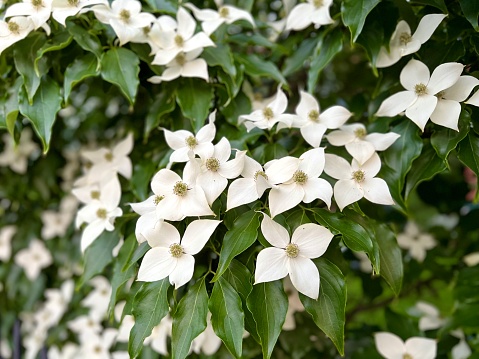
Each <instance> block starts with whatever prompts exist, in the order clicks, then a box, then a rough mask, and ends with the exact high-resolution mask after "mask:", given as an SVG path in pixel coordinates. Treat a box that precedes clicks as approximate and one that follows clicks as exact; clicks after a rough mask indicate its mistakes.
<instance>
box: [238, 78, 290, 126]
mask: <svg viewBox="0 0 479 359" xmlns="http://www.w3.org/2000/svg"><path fill="white" fill-rule="evenodd" d="M287 106H288V99H287V98H286V95H285V94H284V92H283V91H282V90H281V88H280V87H278V91H277V92H276V97H275V98H274V100H273V101H272V102H270V103H269V104H268V105H267V106H266V107H264V108H263V109H260V110H256V111H253V112H252V113H251V114H249V115H241V116H240V117H239V123H240V124H241V123H243V122H244V125H245V126H246V129H247V130H248V132H249V131H251V130H252V129H253V128H255V127H258V128H261V129H268V130H271V129H272V128H273V126H274V125H276V124H277V123H279V122H280V123H282V124H283V125H284V127H291V125H292V124H293V121H294V120H295V118H296V115H292V114H287V113H284V111H286V107H287Z"/></svg>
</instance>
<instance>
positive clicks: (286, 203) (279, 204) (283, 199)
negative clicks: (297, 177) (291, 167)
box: [268, 183, 304, 218]
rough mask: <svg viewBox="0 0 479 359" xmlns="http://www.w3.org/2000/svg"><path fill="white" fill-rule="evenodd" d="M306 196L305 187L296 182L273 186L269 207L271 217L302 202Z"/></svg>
mask: <svg viewBox="0 0 479 359" xmlns="http://www.w3.org/2000/svg"><path fill="white" fill-rule="evenodd" d="M303 197H304V189H303V187H302V186H301V185H297V184H296V183H291V184H280V185H278V186H276V187H273V188H272V189H271V191H270V192H269V197H268V201H269V209H270V212H271V217H273V218H274V217H276V216H277V215H278V214H280V213H283V212H285V211H287V210H288V209H291V208H293V207H294V206H296V205H298V204H299V203H301V201H302V200H303Z"/></svg>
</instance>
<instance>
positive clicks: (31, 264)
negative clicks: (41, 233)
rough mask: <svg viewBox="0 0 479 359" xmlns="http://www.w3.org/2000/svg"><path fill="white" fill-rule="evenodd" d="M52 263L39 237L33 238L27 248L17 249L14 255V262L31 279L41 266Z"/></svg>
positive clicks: (35, 276)
mask: <svg viewBox="0 0 479 359" xmlns="http://www.w3.org/2000/svg"><path fill="white" fill-rule="evenodd" d="M52 263H53V258H52V255H51V254H50V251H49V250H48V249H47V248H46V247H45V245H44V244H43V242H42V241H41V240H39V239H33V240H32V241H31V242H30V244H29V245H28V248H25V249H22V250H20V251H18V253H17V254H16V255H15V264H17V265H18V266H20V267H22V268H23V270H24V271H25V275H26V276H27V278H28V279H30V280H31V281H33V280H35V279H36V278H37V277H38V275H39V274H40V272H41V270H42V268H45V267H48V266H49V265H50V264H52Z"/></svg>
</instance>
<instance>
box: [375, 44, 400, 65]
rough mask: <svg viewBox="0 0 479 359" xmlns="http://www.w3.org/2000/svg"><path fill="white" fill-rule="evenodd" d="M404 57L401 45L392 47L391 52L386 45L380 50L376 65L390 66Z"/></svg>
mask: <svg viewBox="0 0 479 359" xmlns="http://www.w3.org/2000/svg"><path fill="white" fill-rule="evenodd" d="M401 57H402V53H401V48H400V47H392V46H391V47H390V48H389V52H388V50H386V48H385V47H384V46H382V47H381V49H380V50H379V54H378V57H377V59H376V67H377V68H378V69H381V68H385V67H389V66H391V65H394V64H395V63H396V62H398V61H399V60H400V59H401Z"/></svg>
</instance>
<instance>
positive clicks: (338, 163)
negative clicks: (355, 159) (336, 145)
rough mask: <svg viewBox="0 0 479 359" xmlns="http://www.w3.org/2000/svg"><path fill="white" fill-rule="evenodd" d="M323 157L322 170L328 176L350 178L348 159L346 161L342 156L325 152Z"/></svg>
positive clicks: (350, 170) (350, 171) (350, 169)
mask: <svg viewBox="0 0 479 359" xmlns="http://www.w3.org/2000/svg"><path fill="white" fill-rule="evenodd" d="M324 158H325V159H326V163H325V165H324V172H326V174H327V175H328V176H331V177H333V178H336V179H347V178H351V173H352V172H353V170H352V168H351V165H350V164H349V163H348V161H346V160H345V159H344V158H343V157H339V156H337V155H333V154H329V153H326V154H325V155H324Z"/></svg>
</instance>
